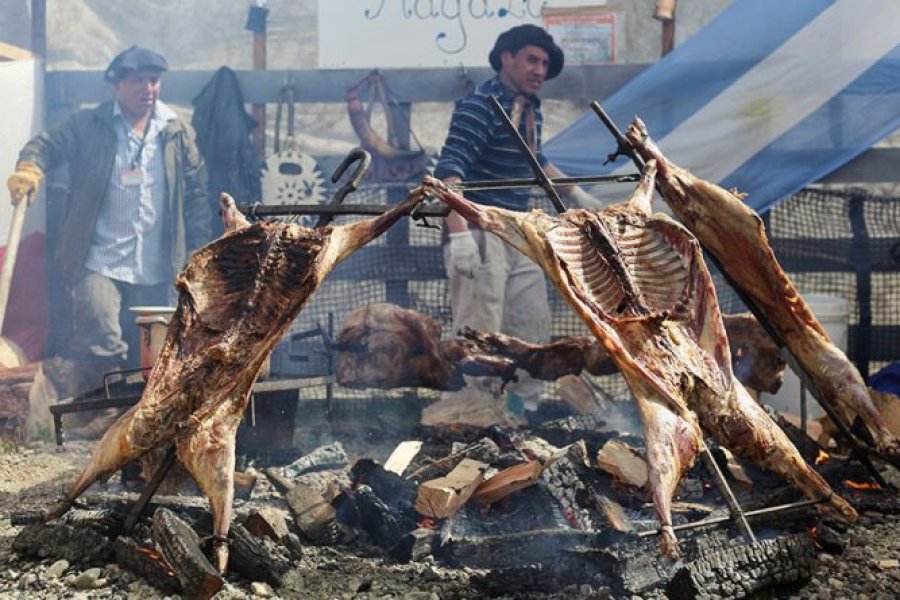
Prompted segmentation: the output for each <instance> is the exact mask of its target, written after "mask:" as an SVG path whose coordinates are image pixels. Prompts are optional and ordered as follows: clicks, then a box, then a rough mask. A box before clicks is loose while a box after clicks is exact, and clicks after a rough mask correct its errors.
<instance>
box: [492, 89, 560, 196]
mask: <svg viewBox="0 0 900 600" xmlns="http://www.w3.org/2000/svg"><path fill="white" fill-rule="evenodd" d="M490 101H491V104H492V105H493V107H494V111H495V112H496V113H497V116H498V117H500V120H501V121H502V122H503V124H504V125H505V126H506V128H507V129H508V130H509V133H510V134H511V135H512V136H513V139H514V140H515V141H516V144H517V145H518V146H519V150H520V151H521V152H522V154H523V155H524V156H525V159H526V160H527V161H528V166H530V167H531V171H532V172H533V173H534V176H535V177H536V178H537V179H538V185H540V186H541V187H542V188H543V190H544V192H545V193H546V194H547V197H548V198H550V202H551V203H552V204H553V207H554V208H555V209H556V211H557V212H559V213H564V212H566V205H565V204H563V201H562V198H560V197H559V192H557V191H556V188H555V187H553V182H552V181H551V180H550V178H549V177H547V173H545V172H544V169H543V168H542V167H541V164H540V163H539V162H538V160H537V157H536V156H535V155H534V152H532V151H531V148H529V147H528V143H527V142H525V140H524V139H522V135H521V134H520V133H519V130H518V129H516V126H515V125H513V122H512V121H510V119H509V115H507V114H506V111H505V110H503V106H501V105H500V101H499V100H497V98H496V97H495V96H491V97H490Z"/></svg>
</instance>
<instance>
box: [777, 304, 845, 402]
mask: <svg viewBox="0 0 900 600" xmlns="http://www.w3.org/2000/svg"><path fill="white" fill-rule="evenodd" d="M803 299H804V300H806V303H807V304H808V305H809V308H810V310H812V312H813V314H814V315H816V318H817V319H818V320H819V323H821V324H822V327H824V328H825V331H826V332H827V333H828V337H830V338H831V341H832V342H834V344H835V345H836V346H837V347H838V348H840V349H841V350H843V351H844V352H846V351H847V322H848V320H849V303H848V302H847V299H846V298H840V297H838V296H828V295H824V294H808V295H804V296H803ZM800 388H801V386H800V379H799V378H798V377H797V375H796V374H795V373H794V372H793V371H792V370H791V369H790V367H788V369H787V371H786V372H785V374H784V383H783V384H782V386H781V389H779V390H778V393H776V394H766V393H762V394H760V397H759V400H760V402H762V403H763V404H768V405H769V406H771V407H772V408H774V409H775V410H777V411H780V412H786V413H790V414H793V415H798V416H799V415H800V394H801V392H800ZM806 411H807V416H808V418H810V419H816V418H818V417H820V416H821V415H822V414H823V413H824V411H823V410H822V407H821V406H819V403H818V402H816V400H815V398H813V396H812V394H811V393H809V392H808V391H807V394H806Z"/></svg>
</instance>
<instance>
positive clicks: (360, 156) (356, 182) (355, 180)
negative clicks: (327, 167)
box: [315, 148, 372, 227]
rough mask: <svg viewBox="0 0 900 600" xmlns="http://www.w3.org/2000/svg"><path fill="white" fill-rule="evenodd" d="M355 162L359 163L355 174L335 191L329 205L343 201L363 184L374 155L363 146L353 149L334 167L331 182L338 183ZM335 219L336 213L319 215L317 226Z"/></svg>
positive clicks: (322, 225)
mask: <svg viewBox="0 0 900 600" xmlns="http://www.w3.org/2000/svg"><path fill="white" fill-rule="evenodd" d="M353 163H357V165H356V170H355V171H353V175H351V176H350V180H349V181H347V183H345V184H344V185H342V186H341V187H340V189H338V191H337V192H335V194H334V196H333V197H332V198H331V202H329V203H328V204H329V205H332V206H335V205H338V204H340V203H342V202H343V201H344V198H345V197H346V196H347V194H349V193H351V192H355V191H356V190H357V188H359V186H360V185H362V182H363V179H364V178H365V176H366V173H368V172H369V167H370V166H371V164H372V155H371V154H369V153H368V152H367V151H365V150H363V149H362V148H354V149H353V150H351V151H350V152H349V153H348V154H347V156H345V157H344V159H343V160H342V161H341V163H340V164H339V165H338V166H337V167H336V168H335V169H334V173H332V175H331V183H337V182H338V180H339V179H340V178H341V177H343V176H344V173H346V172H347V169H349V168H350V165H352V164H353ZM333 220H334V215H327V214H323V215H321V216H319V220H318V221H317V222H316V225H315V226H316V227H324V226H325V225H328V224H329V223H331V221H333Z"/></svg>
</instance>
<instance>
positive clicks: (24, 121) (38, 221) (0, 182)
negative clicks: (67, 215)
mask: <svg viewBox="0 0 900 600" xmlns="http://www.w3.org/2000/svg"><path fill="white" fill-rule="evenodd" d="M0 90H4V93H2V94H0V132H2V135H0V261H2V258H3V255H4V254H5V252H6V242H7V239H8V237H9V224H10V220H11V219H12V205H11V204H10V200H9V192H8V191H7V189H6V180H7V178H8V177H9V176H10V174H11V173H12V172H13V170H14V169H15V166H16V160H17V158H18V156H19V151H20V150H21V149H22V146H24V145H25V142H27V141H28V140H29V139H30V138H31V137H32V136H34V135H35V134H36V133H37V132H38V131H39V130H40V128H41V126H42V123H43V109H42V107H43V85H42V79H41V64H40V62H39V61H38V60H35V59H27V60H12V61H0ZM45 214H46V213H45V210H44V202H43V195H41V197H40V198H38V200H37V201H36V202H35V203H34V204H32V205H31V206H30V207H29V209H28V212H27V213H26V217H25V228H24V229H23V231H22V238H21V241H20V243H19V252H18V256H17V258H16V265H15V274H14V275H13V279H12V284H11V286H10V292H9V304H8V306H7V310H6V318H5V319H4V323H3V328H2V334H3V335H4V336H5V337H7V338H9V339H11V340H12V341H14V342H15V343H16V344H18V346H19V347H20V348H22V350H24V351H25V354H26V356H27V357H28V359H29V360H32V361H34V360H37V359H39V358H40V357H41V354H42V352H43V349H44V344H45V343H46V340H47V330H48V309H47V286H46V278H45V269H44V264H45V263H44V254H45V252H44V249H45V237H44V231H45V222H46V218H45Z"/></svg>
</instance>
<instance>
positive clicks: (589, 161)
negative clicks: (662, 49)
mask: <svg viewBox="0 0 900 600" xmlns="http://www.w3.org/2000/svg"><path fill="white" fill-rule="evenodd" d="M603 106H604V108H605V109H606V111H607V112H608V113H609V115H610V117H611V118H612V119H613V121H615V122H616V124H617V125H618V126H619V128H620V129H622V130H623V131H624V129H625V128H626V127H627V126H628V124H629V123H630V122H631V120H632V119H633V118H634V116H636V115H637V116H640V117H641V119H643V120H644V122H645V123H646V124H647V128H648V129H649V131H650V135H651V136H652V137H653V138H654V139H655V140H656V142H657V143H658V144H659V146H660V148H661V149H662V152H663V154H665V155H666V156H667V157H668V158H669V159H670V160H671V161H672V162H674V163H676V164H678V165H679V166H682V167H685V168H687V169H689V170H690V171H692V172H693V173H694V174H695V175H697V176H699V177H702V178H704V179H707V180H709V181H713V182H716V183H718V184H719V185H721V186H722V187H725V188H727V189H731V188H737V189H739V190H740V191H742V192H745V193H747V194H749V196H748V197H747V202H748V204H749V205H750V206H752V207H753V208H754V209H756V210H757V211H760V212H762V211H765V210H767V209H769V208H771V207H772V206H773V205H775V204H777V203H778V202H779V201H781V200H783V199H785V198H786V197H787V196H789V195H790V194H792V193H794V192H796V191H797V190H799V189H801V188H802V187H803V186H805V185H807V184H809V183H811V182H814V181H817V180H819V179H821V178H822V177H824V176H825V175H827V174H828V173H830V172H831V171H833V170H835V169H836V168H838V167H840V166H841V165H843V164H844V163H846V162H847V161H849V160H851V159H852V158H854V157H855V156H857V155H858V154H860V153H861V152H863V151H865V150H867V149H869V148H870V147H871V146H872V145H873V144H875V143H876V142H878V141H879V140H881V139H883V138H884V137H885V136H887V135H889V134H891V133H893V132H894V131H895V130H896V129H897V128H898V127H900V0H790V1H787V2H786V1H784V0H735V2H733V3H732V4H730V5H729V6H728V7H727V8H726V9H725V10H724V11H723V12H722V13H721V14H720V15H719V17H717V18H716V19H715V20H714V21H713V22H711V23H710V24H709V25H708V26H707V27H705V28H703V29H702V30H701V31H699V32H698V33H697V34H696V35H694V36H693V37H691V38H690V39H688V40H687V41H686V42H685V43H684V44H682V45H681V46H680V47H678V48H676V49H675V50H674V51H673V52H671V53H670V54H668V55H667V56H665V57H664V58H663V59H662V60H660V61H659V62H658V63H656V64H654V65H653V66H651V67H649V68H648V69H646V70H645V71H643V72H642V73H641V74H640V75H638V76H637V77H635V78H634V79H633V80H632V81H630V82H629V83H628V84H626V85H625V86H624V87H623V88H621V89H620V90H618V91H617V92H616V93H615V94H613V95H612V96H611V97H609V98H607V99H606V100H605V101H604V102H603ZM614 149H615V143H614V142H613V140H612V137H611V136H610V134H609V133H608V132H607V131H606V129H605V128H604V127H603V125H602V124H601V123H600V121H599V120H598V119H597V117H596V116H595V115H594V114H593V113H588V114H586V115H585V116H583V117H581V118H580V119H579V120H577V121H576V122H575V123H573V124H572V125H571V126H570V127H568V128H566V129H565V130H564V131H562V132H561V133H560V134H559V135H557V136H556V137H554V138H553V139H551V140H549V141H547V142H546V143H545V145H544V152H545V154H546V155H547V156H548V157H549V158H550V160H551V161H552V162H553V163H554V164H555V165H556V166H558V167H559V168H560V169H561V170H562V171H563V172H565V173H566V174H568V175H589V174H598V173H599V174H603V173H609V172H619V173H628V172H634V166H633V165H632V164H631V163H630V162H629V161H627V160H626V159H625V158H624V157H623V158H620V159H619V160H618V161H617V162H616V163H614V164H613V165H610V166H607V167H603V166H602V163H603V161H604V159H605V157H606V156H607V155H608V154H609V153H611V152H612V151H613V150H614ZM897 168H898V169H900V165H897ZM604 187H606V186H598V187H597V188H595V191H600V192H605V193H607V194H609V193H610V190H604ZM613 193H615V194H618V197H616V198H612V197H608V198H603V199H605V200H618V201H620V200H623V199H624V196H623V195H622V193H621V189H620V190H619V191H616V192H613Z"/></svg>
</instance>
